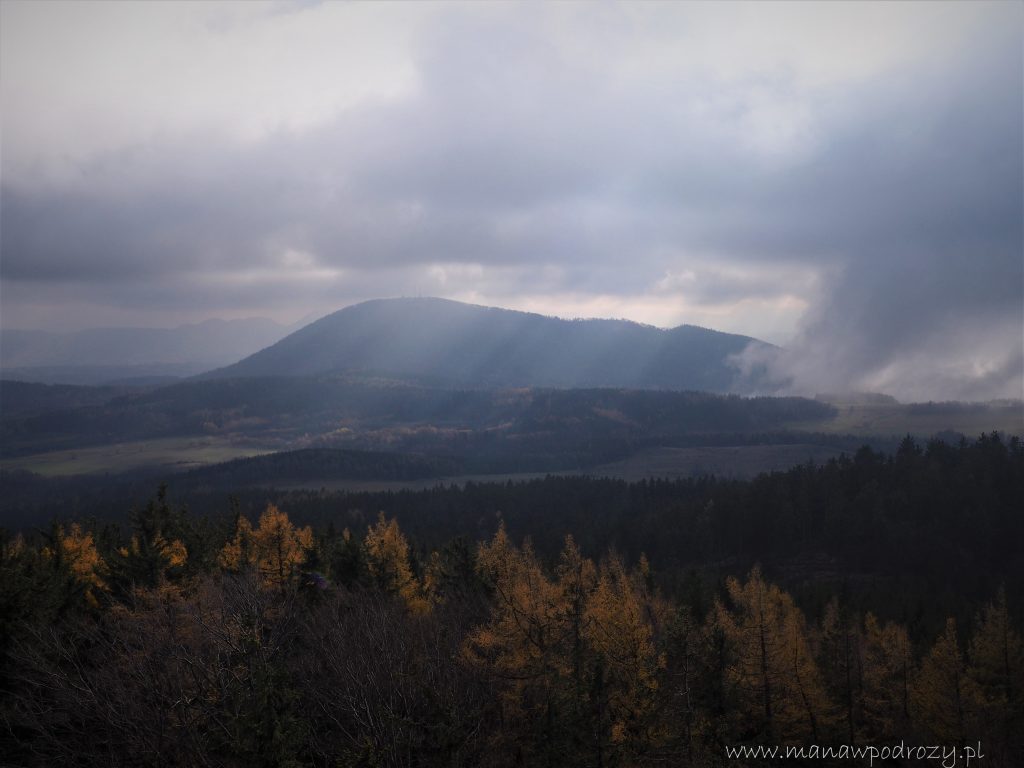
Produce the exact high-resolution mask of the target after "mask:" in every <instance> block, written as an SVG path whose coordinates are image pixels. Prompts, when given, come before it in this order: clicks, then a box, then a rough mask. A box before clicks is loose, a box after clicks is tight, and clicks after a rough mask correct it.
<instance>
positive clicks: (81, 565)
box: [43, 523, 108, 606]
mask: <svg viewBox="0 0 1024 768" xmlns="http://www.w3.org/2000/svg"><path fill="white" fill-rule="evenodd" d="M54 544H55V547H54V548H52V549H51V548H46V549H44V550H43V554H44V555H45V556H48V557H54V556H56V557H59V558H60V559H61V561H62V562H63V563H64V564H66V565H67V567H68V570H70V571H71V575H72V576H73V577H74V579H75V581H76V582H77V583H78V584H81V585H82V587H83V588H84V594H85V599H86V601H87V602H88V603H89V604H90V605H92V606H96V605H97V595H98V593H99V592H104V591H106V590H107V589H108V586H107V581H106V576H107V572H108V568H107V564H106V562H104V560H103V558H102V557H101V556H100V553H99V551H98V550H97V549H96V542H95V541H94V540H93V536H92V534H91V533H87V532H84V531H82V528H81V526H80V525H79V524H78V523H72V524H71V527H70V528H68V530H67V531H66V532H65V530H64V529H63V528H58V529H57V534H56V536H55V538H54Z"/></svg>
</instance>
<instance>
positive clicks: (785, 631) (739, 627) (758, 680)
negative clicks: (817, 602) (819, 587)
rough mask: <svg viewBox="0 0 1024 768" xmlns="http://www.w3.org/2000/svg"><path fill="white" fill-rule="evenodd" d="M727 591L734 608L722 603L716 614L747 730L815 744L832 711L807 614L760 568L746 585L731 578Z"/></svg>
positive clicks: (728, 672)
mask: <svg viewBox="0 0 1024 768" xmlns="http://www.w3.org/2000/svg"><path fill="white" fill-rule="evenodd" d="M726 588H727V590H728V596H729V601H730V603H731V606H730V607H727V606H725V605H724V604H723V603H721V602H718V603H717V605H716V612H717V614H718V616H717V619H718V623H719V625H720V626H721V628H722V630H723V631H724V634H725V637H726V638H727V641H728V644H729V647H730V655H731V661H730V663H729V665H728V667H727V669H726V684H727V686H728V687H729V689H730V690H731V692H732V694H733V695H734V697H735V698H736V699H737V701H738V703H739V709H738V711H739V713H740V714H741V715H742V716H743V717H744V718H745V719H746V723H747V727H745V728H744V729H743V730H747V729H748V728H749V726H754V727H756V728H758V729H759V730H761V731H763V732H764V733H765V734H766V735H767V736H769V737H771V738H778V739H782V740H785V741H799V740H814V741H817V740H818V738H819V735H820V734H821V733H822V730H823V725H824V724H825V723H826V722H828V721H829V720H830V718H831V714H832V713H831V705H830V703H829V701H828V697H827V695H826V693H825V687H824V684H823V682H822V679H821V675H820V673H819V671H818V667H817V665H816V664H815V663H814V658H813V656H812V654H811V650H810V646H809V642H808V638H807V628H806V623H805V621H804V616H803V614H802V613H801V612H800V610H799V609H798V608H797V607H796V605H795V604H794V603H793V598H792V597H790V595H788V594H787V593H786V592H783V591H782V590H781V589H779V588H778V587H777V586H775V585H774V584H769V583H767V582H766V581H765V580H764V578H763V577H762V575H761V570H760V569H759V568H754V570H753V571H751V573H750V576H749V578H748V579H747V581H746V583H741V582H740V581H739V580H738V579H735V578H730V579H728V581H727V582H726Z"/></svg>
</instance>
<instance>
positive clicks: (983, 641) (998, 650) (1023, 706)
mask: <svg viewBox="0 0 1024 768" xmlns="http://www.w3.org/2000/svg"><path fill="white" fill-rule="evenodd" d="M975 627H976V628H975V631H974V636H973V637H972V638H971V644H970V647H969V649H968V656H969V657H970V664H969V665H968V668H967V674H968V676H969V677H970V679H971V680H972V681H973V682H974V683H975V685H976V686H977V689H978V692H979V694H980V696H981V707H982V719H983V721H984V723H985V725H986V726H987V728H988V731H989V733H991V734H992V736H994V737H995V738H993V739H991V740H992V741H996V740H999V741H1002V742H1004V743H1005V744H1006V745H1007V747H1006V748H1007V749H1008V750H1012V749H1013V748H1017V749H1020V748H1021V747H1024V640H1022V639H1021V635H1020V633H1019V632H1017V631H1016V629H1015V628H1014V627H1013V622H1012V619H1011V617H1010V610H1009V607H1008V605H1007V601H1006V590H1005V588H1000V590H999V592H998V593H997V594H996V597H995V599H994V600H993V601H992V602H990V603H989V604H988V605H987V606H985V607H984V608H983V609H982V610H981V612H980V613H979V614H978V617H977V620H976V625H975Z"/></svg>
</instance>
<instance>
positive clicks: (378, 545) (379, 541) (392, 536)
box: [364, 512, 430, 613]
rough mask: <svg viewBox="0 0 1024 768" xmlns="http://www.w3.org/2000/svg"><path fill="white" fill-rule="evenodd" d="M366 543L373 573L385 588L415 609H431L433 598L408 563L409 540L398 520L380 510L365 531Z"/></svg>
mask: <svg viewBox="0 0 1024 768" xmlns="http://www.w3.org/2000/svg"><path fill="white" fill-rule="evenodd" d="M364 546H365V548H366V559H367V566H368V568H369V570H370V575H371V576H373V578H374V580H375V581H376V582H377V584H378V585H379V586H380V587H381V588H382V589H383V590H384V591H385V592H388V593H389V594H393V595H398V596H399V597H401V599H402V600H403V601H404V602H405V604H406V606H408V608H409V609H410V610H412V611H414V612H416V613H426V612H427V611H429V610H430V601H429V600H428V599H427V597H426V594H425V593H424V589H423V587H422V586H421V585H420V583H419V581H418V580H417V579H416V577H415V576H414V575H413V572H412V568H411V567H410V565H409V542H408V540H407V539H406V538H405V534H403V533H402V531H401V530H400V529H399V527H398V521H397V520H390V521H388V520H387V519H386V518H385V517H384V513H383V512H381V513H380V515H379V517H378V519H377V523H376V524H375V525H372V526H370V529H369V530H368V531H367V532H366V540H365V541H364Z"/></svg>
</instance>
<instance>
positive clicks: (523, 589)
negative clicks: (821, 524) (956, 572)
mask: <svg viewBox="0 0 1024 768" xmlns="http://www.w3.org/2000/svg"><path fill="white" fill-rule="evenodd" d="M1003 447H1004V448H1007V446H1003ZM1007 450H1009V449H1008V448H1007ZM1014 450H1017V449H1016V448H1014ZM919 458H920V457H919ZM897 460H898V457H897ZM976 479H977V478H976ZM581 533H582V532H581ZM588 551H590V552H592V554H591V555H588V554H587V552H588ZM666 575H667V574H665V573H662V572H660V571H659V567H658V564H657V561H652V560H651V559H649V558H648V557H647V556H646V555H645V554H642V553H641V554H639V555H638V556H632V555H629V554H624V553H623V552H621V551H618V550H616V549H614V548H609V549H604V550H597V551H593V550H586V549H585V548H584V547H581V545H580V544H579V542H578V540H577V538H576V537H575V536H574V535H566V536H564V537H563V538H562V539H561V542H560V544H559V545H558V546H557V547H556V548H554V550H553V551H552V553H551V554H550V555H548V554H544V553H543V552H541V551H539V550H538V549H537V548H536V547H535V546H534V544H533V542H532V541H531V539H530V537H529V536H519V535H514V534H513V533H512V532H511V531H510V529H509V526H507V525H506V524H505V522H504V521H498V522H497V524H496V529H495V530H494V532H493V534H491V535H488V536H486V537H483V538H482V539H480V540H479V541H471V540H469V539H467V538H464V537H455V538H452V539H450V540H448V541H447V542H445V543H443V544H439V545H437V546H422V545H420V544H418V543H417V542H416V540H415V538H413V539H410V537H409V536H408V535H407V533H406V532H405V531H403V529H402V526H401V525H400V523H399V521H398V520H397V519H395V518H393V517H389V516H387V515H385V514H384V513H379V514H378V515H376V516H374V517H371V518H370V519H369V520H368V521H367V522H366V524H365V525H363V526H361V527H358V528H354V527H353V528H350V527H341V528H340V530H339V527H338V526H336V525H333V524H328V525H326V526H318V527H317V528H316V529H314V528H313V527H310V526H302V525H298V524H296V523H295V522H294V521H293V520H292V519H291V517H290V516H289V515H288V514H287V513H286V512H285V511H283V510H282V509H280V508H279V507H277V506H275V505H274V504H268V505H266V506H265V507H263V508H262V509H261V510H260V512H259V514H258V515H249V514H246V513H245V512H244V511H243V510H242V508H241V507H240V506H237V505H236V506H235V507H234V508H233V509H232V510H231V511H230V513H229V514H227V515H224V516H222V517H220V518H213V517H197V516H194V515H191V514H189V513H187V511H186V510H184V509H183V508H181V507H180V506H176V505H174V504H172V503H171V502H170V500H169V498H168V496H167V493H166V490H165V489H161V492H160V493H159V494H158V495H157V497H156V498H154V499H152V500H151V501H150V502H149V503H148V504H146V505H145V506H143V507H141V508H139V509H137V510H135V511H133V513H132V514H131V515H130V519H129V524H128V525H127V526H126V527H125V529H123V530H121V529H119V528H117V527H115V526H110V525H92V526H90V525H87V524H86V525H83V524H81V523H54V524H53V525H52V527H51V528H49V529H48V530H47V531H46V532H45V533H40V534H36V535H31V534H29V535H27V536H26V535H21V534H19V535H13V536H12V535H8V536H6V537H5V538H4V540H3V544H2V546H0V622H2V623H0V638H2V641H3V648H2V651H3V656H2V668H0V690H2V692H3V694H2V697H0V724H2V725H0V753H3V754H4V755H5V759H7V760H9V761H11V762H13V763H14V764H24V765H51V764H62V765H82V766H89V765H105V766H106V765H153V766H172V765H215V766H243V765H245V766H261V765H264V766H279V765H296V766H297V765H325V766H327V765H332V766H333V765H350V766H380V765H389V766H390V765H395V766H399V765H403V766H404V765H410V766H412V765H419V766H435V765H436V766H440V765H446V766H450V765H482V766H515V765H544V766H574V765H578V766H602V767H603V766H632V765H636V766H639V765H658V764H664V763H667V764H673V765H684V766H685V765H692V766H709V765H725V764H727V761H726V759H725V753H724V748H725V746H726V745H730V746H735V745H739V744H750V745H758V744H769V745H772V744H808V743H819V744H826V743H848V744H866V743H888V742H892V741H898V740H900V739H905V740H906V741H907V742H908V743H942V744H949V745H964V744H973V743H975V742H977V741H981V742H982V743H983V745H984V746H983V749H984V752H985V754H986V759H987V764H989V765H993V766H1011V765H1014V763H1013V760H1014V756H1015V755H1019V754H1021V750H1022V748H1024V742H1022V734H1024V719H1022V717H1024V706H1022V704H1024V699H1022V692H1024V645H1022V640H1021V634H1020V624H1019V621H1017V620H1016V619H1015V616H1016V615H1017V614H1016V613H1015V609H1016V606H1015V605H1013V604H1012V603H1011V601H1010V600H1009V599H1008V598H1007V593H1006V591H1005V590H1002V589H998V588H997V589H995V590H993V591H992V593H991V594H989V595H987V596H986V598H985V599H984V600H982V601H979V602H978V603H977V605H976V606H975V608H974V611H973V615H972V616H971V618H970V620H969V621H967V622H963V621H961V622H958V621H957V620H956V619H955V618H947V620H945V621H944V622H943V624H942V626H941V628H940V629H939V630H938V631H936V632H934V633H932V634H931V636H929V637H926V638H922V639H921V640H918V641H915V640H914V638H913V637H912V635H911V633H910V632H909V631H908V628H907V626H906V625H904V624H903V623H901V622H899V621H894V620H886V619H883V618H881V617H879V616H878V615H876V614H875V613H874V612H872V611H867V610H861V609H860V608H859V607H858V606H857V605H855V604H854V602H853V601H851V600H850V599H848V595H847V594H845V593H844V591H843V590H842V589H837V590H836V591H835V592H834V593H833V594H832V595H830V596H829V598H828V600H827V602H826V603H825V605H824V609H823V610H822V611H821V612H820V615H818V616H814V615H811V614H810V613H809V612H808V611H806V610H804V609H803V608H801V606H800V604H799V602H798V600H796V599H795V598H794V596H793V595H792V594H790V592H789V591H787V590H786V589H784V588H783V587H781V586H780V585H779V584H778V583H776V582H774V581H773V580H772V579H769V578H768V577H766V576H765V574H764V573H763V572H762V569H761V568H759V567H757V566H754V567H752V568H750V569H749V570H744V571H742V572H740V573H737V574H735V575H730V576H728V577H726V578H723V579H721V580H718V581H716V582H715V583H714V584H713V585H711V586H710V588H709V589H708V590H706V591H704V592H702V593H700V594H697V593H691V594H687V592H686V590H681V589H678V588H677V587H676V586H675V585H674V582H673V581H672V580H671V579H666V578H665V576H666Z"/></svg>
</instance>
